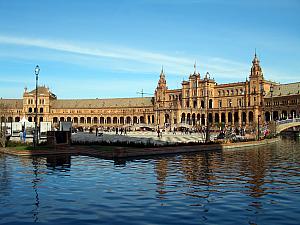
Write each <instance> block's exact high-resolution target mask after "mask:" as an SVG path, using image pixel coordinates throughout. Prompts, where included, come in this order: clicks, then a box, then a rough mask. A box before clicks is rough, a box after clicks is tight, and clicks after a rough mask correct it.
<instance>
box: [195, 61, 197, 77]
mask: <svg viewBox="0 0 300 225" xmlns="http://www.w3.org/2000/svg"><path fill="white" fill-rule="evenodd" d="M196 66H197V65H196V60H195V63H194V74H196V72H197V71H196V70H197V69H196Z"/></svg>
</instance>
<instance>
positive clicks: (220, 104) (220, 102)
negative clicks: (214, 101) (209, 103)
mask: <svg viewBox="0 0 300 225" xmlns="http://www.w3.org/2000/svg"><path fill="white" fill-rule="evenodd" d="M219 108H222V100H219Z"/></svg>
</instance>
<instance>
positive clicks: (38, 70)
mask: <svg viewBox="0 0 300 225" xmlns="http://www.w3.org/2000/svg"><path fill="white" fill-rule="evenodd" d="M34 72H35V120H34V136H33V147H34V148H36V145H37V143H38V135H37V119H38V118H37V117H38V79H39V73H40V67H39V66H38V65H37V66H36V67H35V70H34Z"/></svg>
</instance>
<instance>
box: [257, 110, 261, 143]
mask: <svg viewBox="0 0 300 225" xmlns="http://www.w3.org/2000/svg"><path fill="white" fill-rule="evenodd" d="M260 117H261V115H258V120H257V139H258V140H259V139H260V130H259V129H260V127H259V122H260V121H259V120H260Z"/></svg>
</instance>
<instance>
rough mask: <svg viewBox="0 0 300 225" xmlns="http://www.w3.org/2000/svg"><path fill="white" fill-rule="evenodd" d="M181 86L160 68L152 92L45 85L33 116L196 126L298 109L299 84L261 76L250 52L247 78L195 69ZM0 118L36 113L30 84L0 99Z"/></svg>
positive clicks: (247, 123) (249, 122)
mask: <svg viewBox="0 0 300 225" xmlns="http://www.w3.org/2000/svg"><path fill="white" fill-rule="evenodd" d="M194 69H195V70H194V72H193V73H192V74H190V76H189V79H188V80H187V81H183V82H182V87H181V88H180V89H168V87H167V81H166V77H165V73H164V71H163V70H162V71H161V73H160V77H159V81H158V85H157V88H156V90H155V94H154V97H143V98H115V99H72V100H70V99H68V100H63V99H57V97H56V95H55V94H53V93H51V91H50V90H49V89H48V88H46V87H39V88H38V121H39V122H41V121H50V122H52V123H53V125H54V126H57V125H58V123H59V122H60V121H71V122H73V125H74V126H85V127H89V126H106V127H120V126H132V127H151V128H155V127H157V126H159V127H166V128H168V129H172V128H173V127H177V128H178V127H189V128H192V127H199V126H206V125H209V126H211V127H215V128H219V127H221V126H232V127H241V126H244V127H251V126H256V124H257V123H258V122H260V123H263V122H265V121H270V120H277V119H281V118H286V117H293V116H297V115H299V114H300V94H299V90H300V88H299V84H300V83H291V84H284V85H280V84H277V83H274V82H271V81H268V80H265V79H264V76H263V72H262V69H261V66H260V62H259V59H258V57H257V56H256V54H255V56H254V59H253V61H252V67H251V70H250V75H249V78H248V79H246V80H245V81H243V82H238V83H227V84H218V83H217V82H216V81H215V80H214V79H212V78H211V77H210V75H209V73H206V74H205V75H204V76H201V75H200V73H198V72H197V71H196V66H195V68H194ZM0 104H1V107H2V110H1V112H0V113H1V121H8V122H10V121H16V122H17V121H20V119H22V118H23V117H25V118H26V119H27V120H28V121H34V118H35V90H33V91H30V92H28V91H27V89H25V90H24V93H23V99H0Z"/></svg>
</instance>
